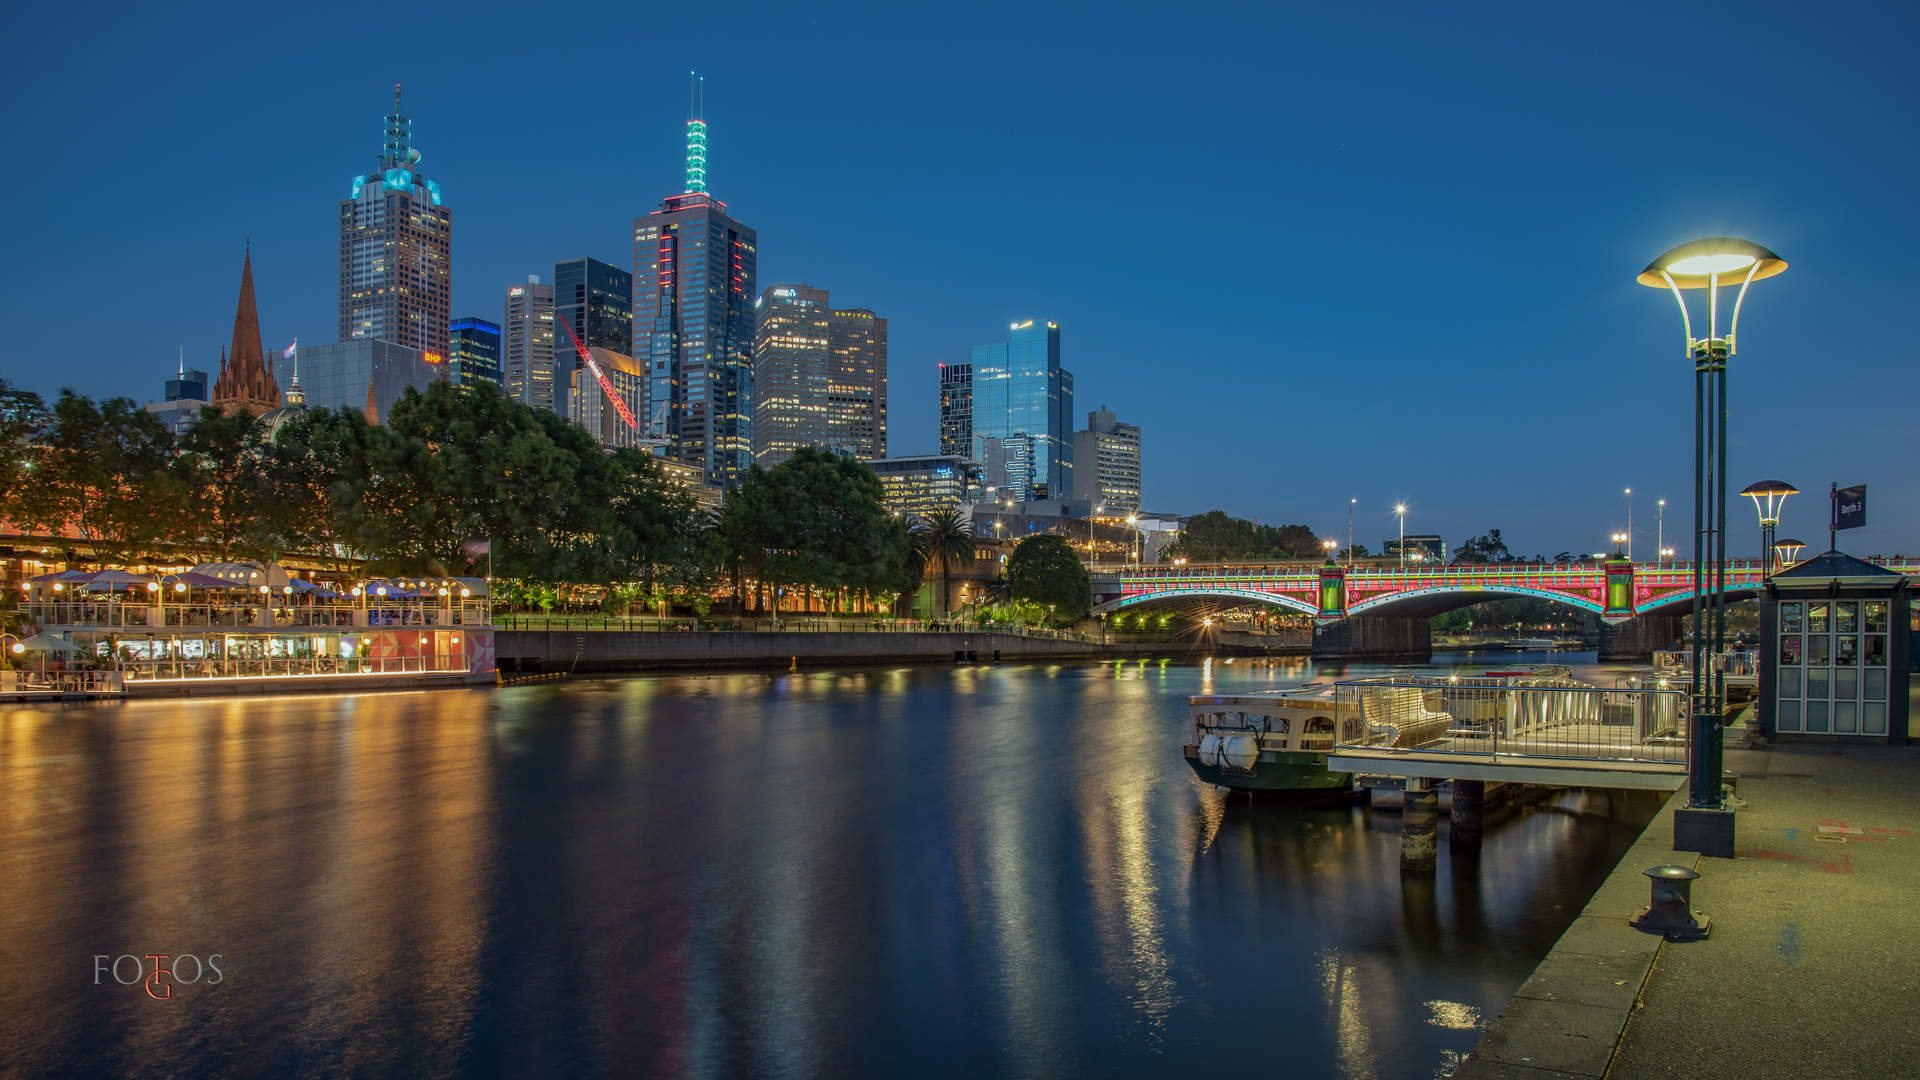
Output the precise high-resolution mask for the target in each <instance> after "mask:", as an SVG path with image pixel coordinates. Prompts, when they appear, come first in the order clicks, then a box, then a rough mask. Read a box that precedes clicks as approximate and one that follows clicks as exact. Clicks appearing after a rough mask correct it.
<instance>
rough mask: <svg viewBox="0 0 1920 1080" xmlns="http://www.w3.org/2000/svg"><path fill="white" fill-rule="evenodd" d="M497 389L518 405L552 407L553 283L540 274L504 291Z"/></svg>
mask: <svg viewBox="0 0 1920 1080" xmlns="http://www.w3.org/2000/svg"><path fill="white" fill-rule="evenodd" d="M502 329H503V330H504V332H505V333H504V337H505V340H504V341H503V342H502V347H503V349H504V355H503V356H502V357H501V367H502V369H503V374H502V376H501V378H502V380H503V381H502V383H501V387H500V389H501V391H502V392H503V393H505V394H506V395H507V396H508V397H510V398H512V399H513V400H515V401H518V402H520V403H521V404H522V405H531V406H533V407H534V408H536V409H551V408H553V286H551V285H542V284H540V275H538V274H532V275H530V276H528V278H527V283H526V284H525V285H515V286H513V287H512V288H510V289H508V290H507V315H506V321H505V322H504V323H503V324H502Z"/></svg>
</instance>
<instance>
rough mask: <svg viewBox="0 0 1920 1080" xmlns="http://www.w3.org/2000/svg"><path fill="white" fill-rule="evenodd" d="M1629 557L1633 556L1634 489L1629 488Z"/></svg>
mask: <svg viewBox="0 0 1920 1080" xmlns="http://www.w3.org/2000/svg"><path fill="white" fill-rule="evenodd" d="M1627 558H1628V559H1632V558H1633V489H1632V488H1628V489H1627Z"/></svg>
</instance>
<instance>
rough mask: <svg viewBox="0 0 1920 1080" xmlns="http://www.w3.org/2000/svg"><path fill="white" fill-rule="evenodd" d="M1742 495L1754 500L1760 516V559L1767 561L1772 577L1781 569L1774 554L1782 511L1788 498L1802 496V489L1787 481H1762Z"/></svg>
mask: <svg viewBox="0 0 1920 1080" xmlns="http://www.w3.org/2000/svg"><path fill="white" fill-rule="evenodd" d="M1740 494H1742V495H1745V496H1746V497H1747V498H1749V499H1752V500H1753V509H1754V512H1755V513H1757V514H1759V515H1760V557H1761V558H1763V559H1765V560H1766V561H1767V573H1768V575H1769V576H1771V575H1772V574H1773V573H1774V572H1775V571H1776V570H1778V569H1779V568H1780V566H1779V562H1778V561H1777V560H1776V559H1775V558H1774V554H1773V534H1774V532H1775V530H1777V529H1779V528H1780V510H1781V509H1782V508H1783V507H1785V506H1786V505H1787V496H1789V495H1798V494H1800V489H1799V488H1796V487H1794V486H1793V485H1792V484H1789V483H1787V482H1786V481H1785V480H1762V481H1760V482H1759V483H1757V484H1748V485H1747V486H1746V487H1745V488H1744V489H1742V490H1741V492H1740Z"/></svg>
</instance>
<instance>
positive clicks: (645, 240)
mask: <svg viewBox="0 0 1920 1080" xmlns="http://www.w3.org/2000/svg"><path fill="white" fill-rule="evenodd" d="M757 243H758V241H757V238H756V237H755V235H754V231H753V230H752V229H749V228H747V227H746V226H745V225H742V224H741V223H740V222H738V221H735V220H734V219H733V218H731V217H729V216H727V204H726V203H723V202H721V201H720V200H718V199H716V198H714V197H712V196H711V195H709V194H708V193H707V124H706V121H705V120H703V119H700V118H698V116H696V118H695V119H692V120H689V121H687V182H686V190H685V191H684V192H682V193H681V194H678V195H669V196H667V198H666V199H665V200H664V201H663V202H661V204H660V209H658V210H655V211H653V212H652V213H651V214H649V215H647V216H646V217H641V218H635V219H634V221H633V277H634V283H633V286H634V303H633V320H634V332H633V355H634V356H635V357H636V358H637V359H639V360H641V361H643V362H644V363H645V366H646V373H647V402H646V406H647V407H646V413H647V415H646V417H645V418H644V419H643V420H642V426H643V427H645V428H647V430H648V434H650V435H654V436H657V437H659V438H661V439H663V440H665V444H666V445H665V446H663V447H662V452H663V453H664V455H665V456H666V457H668V458H670V459H672V460H675V461H680V462H683V463H685V464H688V465H693V466H696V467H698V468H701V469H703V470H705V472H706V475H707V479H708V481H709V482H711V483H715V484H720V485H723V486H731V485H733V484H734V483H736V482H737V481H738V480H739V478H740V477H741V476H742V475H744V474H745V472H746V470H747V466H748V465H749V464H750V463H751V462H752V459H753V338H754V317H753V296H754V294H755V291H756V289H755V285H754V274H755V262H756V258H757Z"/></svg>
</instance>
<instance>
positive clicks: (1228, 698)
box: [1185, 685, 1365, 794]
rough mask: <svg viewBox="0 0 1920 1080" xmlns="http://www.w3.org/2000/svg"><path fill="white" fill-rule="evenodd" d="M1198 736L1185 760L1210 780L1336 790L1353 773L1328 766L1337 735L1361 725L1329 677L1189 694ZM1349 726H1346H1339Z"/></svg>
mask: <svg viewBox="0 0 1920 1080" xmlns="http://www.w3.org/2000/svg"><path fill="white" fill-rule="evenodd" d="M1187 705H1188V707H1189V708H1190V709H1191V710H1192V713H1193V741H1192V742H1190V743H1188V744H1186V747H1185V751H1186V757H1187V764H1188V765H1190V766H1192V767H1193V771H1194V773H1195V775H1197V776H1199V777H1200V779H1201V780H1203V781H1205V782H1206V783H1209V784H1217V785H1219V786H1221V787H1225V788H1232V789H1233V790H1235V791H1258V792H1273V793H1296V794H1312V793H1319V794H1333V793H1342V792H1348V791H1351V790H1352V789H1353V777H1352V776H1351V775H1349V774H1347V773H1343V772H1331V771H1329V770H1328V769H1327V753H1328V752H1329V751H1331V750H1332V749H1333V745H1334V743H1335V742H1336V741H1340V740H1341V739H1343V738H1344V739H1353V738H1357V737H1358V736H1359V735H1360V734H1361V733H1362V732H1363V731H1364V730H1365V725H1364V724H1363V723H1362V722H1361V720H1360V717H1359V715H1358V710H1357V709H1356V708H1355V707H1354V705H1353V703H1351V702H1336V701H1335V700H1334V688H1333V687H1332V686H1331V685H1326V686H1318V685H1308V686H1303V687H1301V688H1299V689H1297V690H1280V691H1268V692H1264V693H1248V694H1198V695H1195V696H1193V697H1190V698H1188V699H1187ZM1343 726H1344V729H1345V730H1344V731H1343V730H1342V727H1343Z"/></svg>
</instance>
